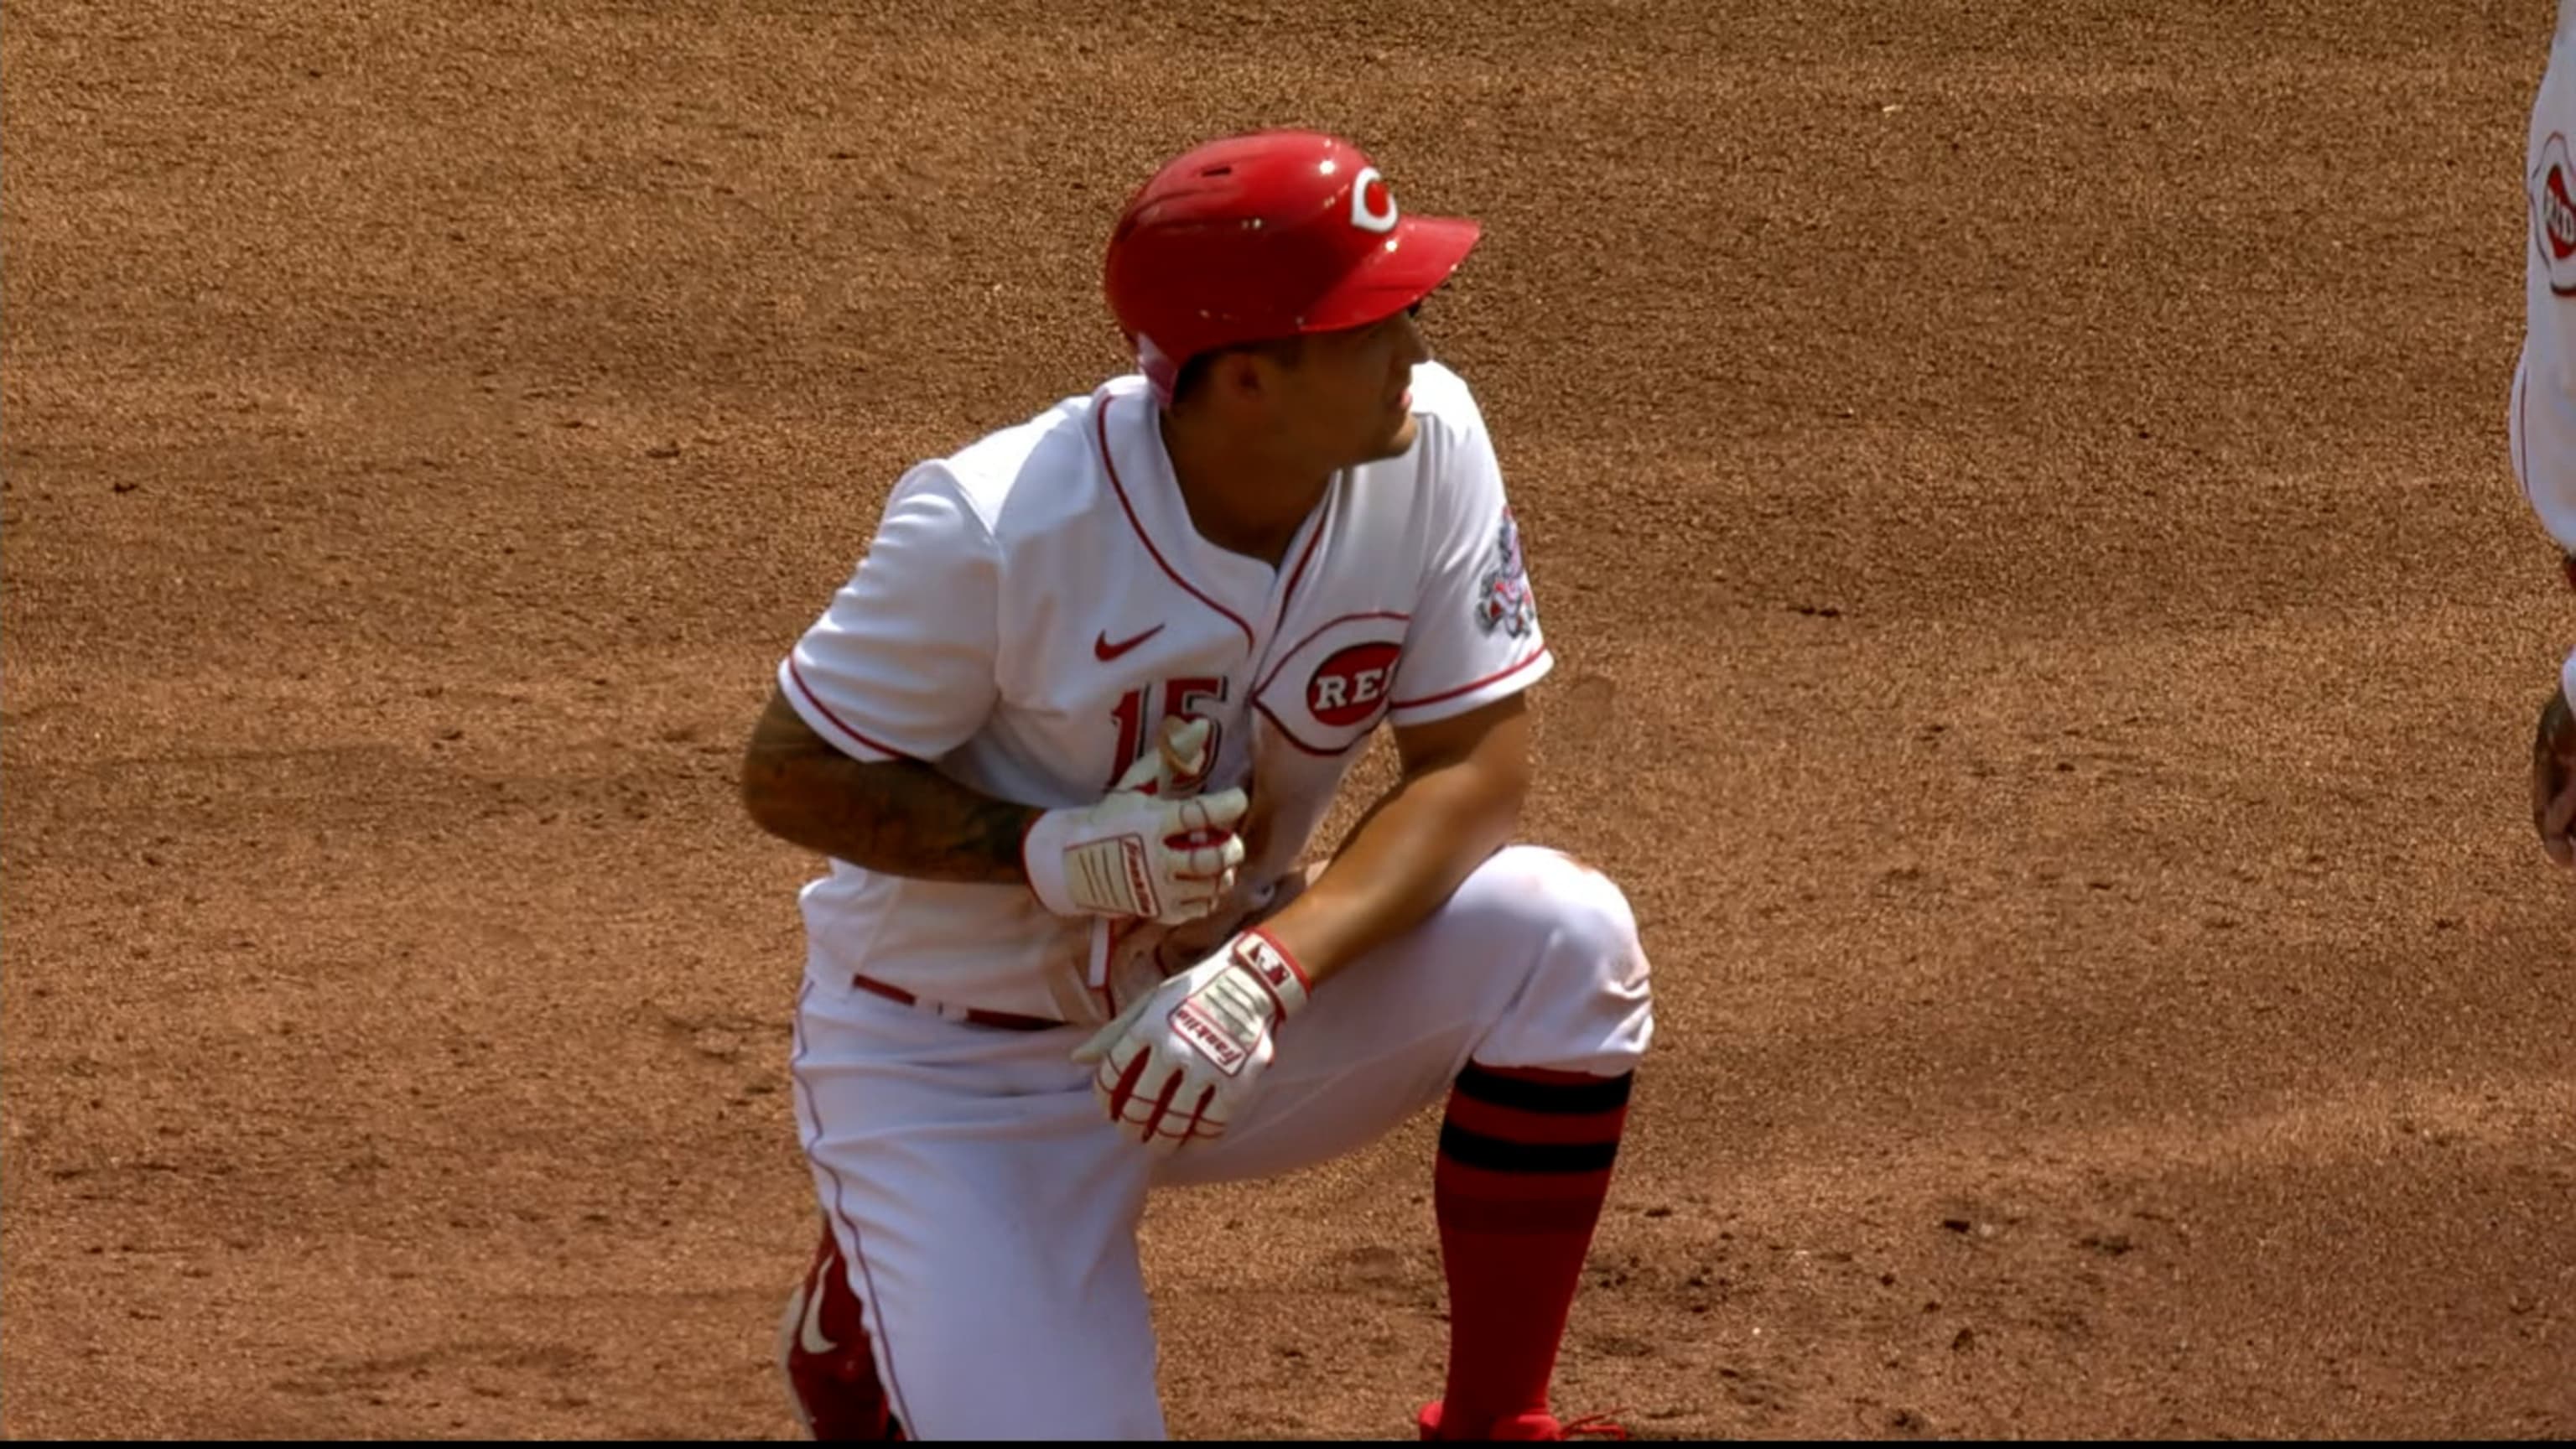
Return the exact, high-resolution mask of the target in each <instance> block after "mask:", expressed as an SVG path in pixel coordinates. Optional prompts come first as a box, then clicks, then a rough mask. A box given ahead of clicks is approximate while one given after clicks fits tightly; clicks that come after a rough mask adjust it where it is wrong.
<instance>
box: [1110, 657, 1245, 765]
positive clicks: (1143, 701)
mask: <svg viewBox="0 0 2576 1449" xmlns="http://www.w3.org/2000/svg"><path fill="white" fill-rule="evenodd" d="M1157 693H1159V694H1161V695H1162V697H1163V707H1162V708H1161V709H1159V710H1151V709H1149V706H1150V705H1151V703H1152V697H1153V696H1154V695H1155V694H1157ZM1223 703H1225V681H1224V680H1222V679H1166V680H1164V681H1163V682H1162V683H1160V684H1140V685H1138V686H1136V687H1135V688H1134V689H1131V690H1129V691H1127V692H1126V693H1125V694H1122V695H1120V696H1119V697H1118V707H1117V708H1116V709H1113V710H1111V711H1110V712H1109V713H1110V717H1111V718H1113V719H1115V720H1117V721H1118V758H1117V759H1115V760H1113V761H1111V762H1110V765H1109V788H1115V787H1116V786H1117V784H1118V778H1119V777H1120V776H1121V775H1124V774H1126V773H1127V767H1128V766H1130V765H1132V764H1134V763H1136V761H1137V760H1138V759H1139V758H1140V757H1142V756H1143V755H1144V753H1145V751H1146V750H1147V749H1149V748H1151V747H1152V746H1151V742H1150V741H1151V736H1150V735H1149V733H1148V731H1147V722H1148V720H1150V721H1151V722H1152V725H1153V727H1154V728H1156V729H1159V728H1161V726H1162V722H1163V721H1164V720H1165V719H1196V718H1200V717H1201V716H1200V715H1199V706H1201V705H1204V704H1223ZM1206 718H1207V721H1208V737H1207V754H1206V756H1205V761H1206V763H1205V766H1204V767H1203V768H1201V769H1200V770H1199V772H1198V773H1197V774H1195V775H1193V776H1191V777H1189V778H1188V779H1185V780H1175V781H1173V782H1172V784H1173V788H1174V789H1176V790H1179V791H1181V792H1183V793H1187V792H1189V791H1191V790H1195V789H1197V788H1198V787H1199V786H1201V785H1203V784H1206V783H1207V777H1208V773H1209V771H1211V770H1213V769H1215V768H1216V757H1217V751H1218V750H1219V749H1220V748H1222V747H1223V745H1224V743H1225V721H1223V720H1220V719H1217V718H1215V717H1214V716H1212V715H1211V716H1207V717H1206Z"/></svg>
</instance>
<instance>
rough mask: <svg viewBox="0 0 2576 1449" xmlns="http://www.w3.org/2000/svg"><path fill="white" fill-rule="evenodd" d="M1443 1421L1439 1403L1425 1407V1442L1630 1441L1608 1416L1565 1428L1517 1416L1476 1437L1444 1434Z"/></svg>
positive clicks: (1546, 1418) (1421, 1422) (1547, 1419)
mask: <svg viewBox="0 0 2576 1449" xmlns="http://www.w3.org/2000/svg"><path fill="white" fill-rule="evenodd" d="M1440 1420H1441V1411H1440V1401H1439V1400H1438V1399H1434V1400H1432V1401H1431V1402H1430V1403H1427V1404H1425V1405H1423V1406H1422V1413H1421V1414H1420V1416H1419V1417H1418V1418H1417V1419H1416V1423H1417V1425H1418V1426H1419V1427H1420V1428H1421V1430H1422V1437H1423V1438H1424V1439H1426V1440H1432V1439H1453V1440H1456V1439H1471V1440H1480V1441H1484V1442H1488V1443H1504V1444H1517V1443H1538V1442H1540V1441H1543V1440H1556V1439H1575V1438H1584V1439H1625V1438H1627V1437H1628V1431H1627V1430H1626V1429H1624V1428H1622V1427H1620V1426H1619V1425H1618V1424H1616V1423H1613V1422H1612V1421H1611V1420H1610V1418H1609V1416H1608V1415H1606V1414H1587V1415H1585V1416H1584V1417H1582V1418H1580V1419H1576V1420H1574V1421H1573V1422H1571V1423H1565V1424H1560V1423H1558V1422H1557V1421H1556V1416H1555V1415H1553V1414H1515V1415H1513V1416H1512V1417H1510V1418H1508V1419H1497V1420H1495V1421H1494V1422H1492V1423H1490V1424H1487V1425H1486V1426H1485V1427H1484V1432H1482V1433H1473V1434H1471V1433H1460V1432H1457V1431H1455V1430H1450V1431H1448V1432H1443V1425H1442V1424H1441V1422H1440Z"/></svg>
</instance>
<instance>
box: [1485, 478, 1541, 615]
mask: <svg viewBox="0 0 2576 1449" xmlns="http://www.w3.org/2000/svg"><path fill="white" fill-rule="evenodd" d="M1537 623H1538V603H1537V601H1536V600H1533V599H1532V598H1531V597H1530V587H1529V568H1528V565H1527V564H1525V563H1524V562H1523V561H1522V559H1521V530H1520V526H1519V525H1518V524H1516V523H1514V522H1512V511H1511V510H1510V509H1508V508H1506V509H1504V510H1503V526H1502V527H1501V528H1500V529H1499V530H1497V531H1496V534H1495V537H1494V561H1493V566H1492V567H1491V568H1488V569H1487V570H1486V571H1485V577H1484V581H1483V583H1482V584H1480V585H1479V586H1478V587H1477V589H1476V627H1477V628H1479V629H1482V630H1484V631H1485V632H1486V633H1488V634H1491V633H1495V632H1496V631H1500V632H1502V633H1505V634H1509V635H1510V636H1512V637H1513V638H1515V639H1518V638H1520V637H1521V636H1522V635H1524V634H1527V633H1528V632H1529V631H1530V629H1531V628H1532V627H1533V626H1534V625H1536V624H1537Z"/></svg>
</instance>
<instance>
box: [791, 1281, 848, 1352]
mask: <svg viewBox="0 0 2576 1449" xmlns="http://www.w3.org/2000/svg"><path fill="white" fill-rule="evenodd" d="M834 1266H836V1267H837V1266H838V1265H837V1264H835V1265H834ZM830 1287H831V1285H830V1284H828V1283H826V1282H824V1281H823V1275H822V1274H820V1273H817V1274H815V1275H814V1276H813V1278H812V1279H811V1280H810V1281H808V1282H807V1283H806V1285H805V1321H804V1322H803V1323H801V1324H799V1325H797V1329H796V1346H797V1347H799V1348H801V1349H803V1350H805V1351H806V1352H807V1353H810V1354H813V1355H814V1356H816V1357H818V1358H820V1357H822V1356H824V1355H826V1354H834V1353H838V1352H840V1351H841V1346H840V1345H839V1344H837V1343H834V1342H833V1341H832V1340H830V1339H828V1338H825V1337H824V1336H823V1294H824V1293H825V1292H826V1291H828V1290H829V1289H830Z"/></svg>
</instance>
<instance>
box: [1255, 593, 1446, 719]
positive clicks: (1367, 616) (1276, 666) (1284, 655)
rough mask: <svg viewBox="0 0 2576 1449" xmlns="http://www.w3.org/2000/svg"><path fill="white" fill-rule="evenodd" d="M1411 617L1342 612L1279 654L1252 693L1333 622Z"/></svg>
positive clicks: (1274, 679) (1267, 683)
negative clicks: (1276, 660)
mask: <svg viewBox="0 0 2576 1449" xmlns="http://www.w3.org/2000/svg"><path fill="white" fill-rule="evenodd" d="M1292 586H1293V584H1292ZM1412 617H1413V616H1412V615H1411V614H1397V613H1390V612H1388V611H1387V610H1384V609H1380V610H1378V611H1377V612H1375V613H1370V614H1344V615H1342V616H1341V617H1340V618H1338V619H1334V620H1330V621H1328V622H1326V623H1323V624H1319V625H1317V626H1316V628H1315V632H1314V633H1312V634H1309V635H1307V636H1306V637H1305V638H1303V639H1300V640H1298V641H1297V648H1296V649H1290V650H1288V651H1286V652H1285V653H1282V654H1281V655H1280V656H1279V662H1278V663H1276V664H1273V665H1271V666H1270V673H1269V674H1268V675H1267V676H1265V677H1264V678H1263V679H1262V681H1261V682H1260V683H1259V684H1257V685H1255V686H1253V690H1252V693H1253V695H1254V697H1255V698H1258V697H1259V696H1260V694H1261V692H1262V691H1263V690H1265V689H1268V688H1269V687H1270V686H1271V685H1272V684H1274V683H1276V682H1277V681H1278V679H1279V671H1281V670H1283V669H1286V668H1287V667H1288V661H1289V660H1291V659H1294V658H1296V657H1297V651H1298V650H1299V649H1303V648H1305V647H1306V646H1307V645H1309V644H1312V643H1314V642H1315V641H1316V640H1317V639H1320V638H1322V637H1323V634H1324V631H1325V630H1326V629H1330V628H1332V627H1333V626H1334V625H1335V624H1347V623H1349V622H1350V621H1352V620H1353V619H1410V618H1412Z"/></svg>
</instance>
